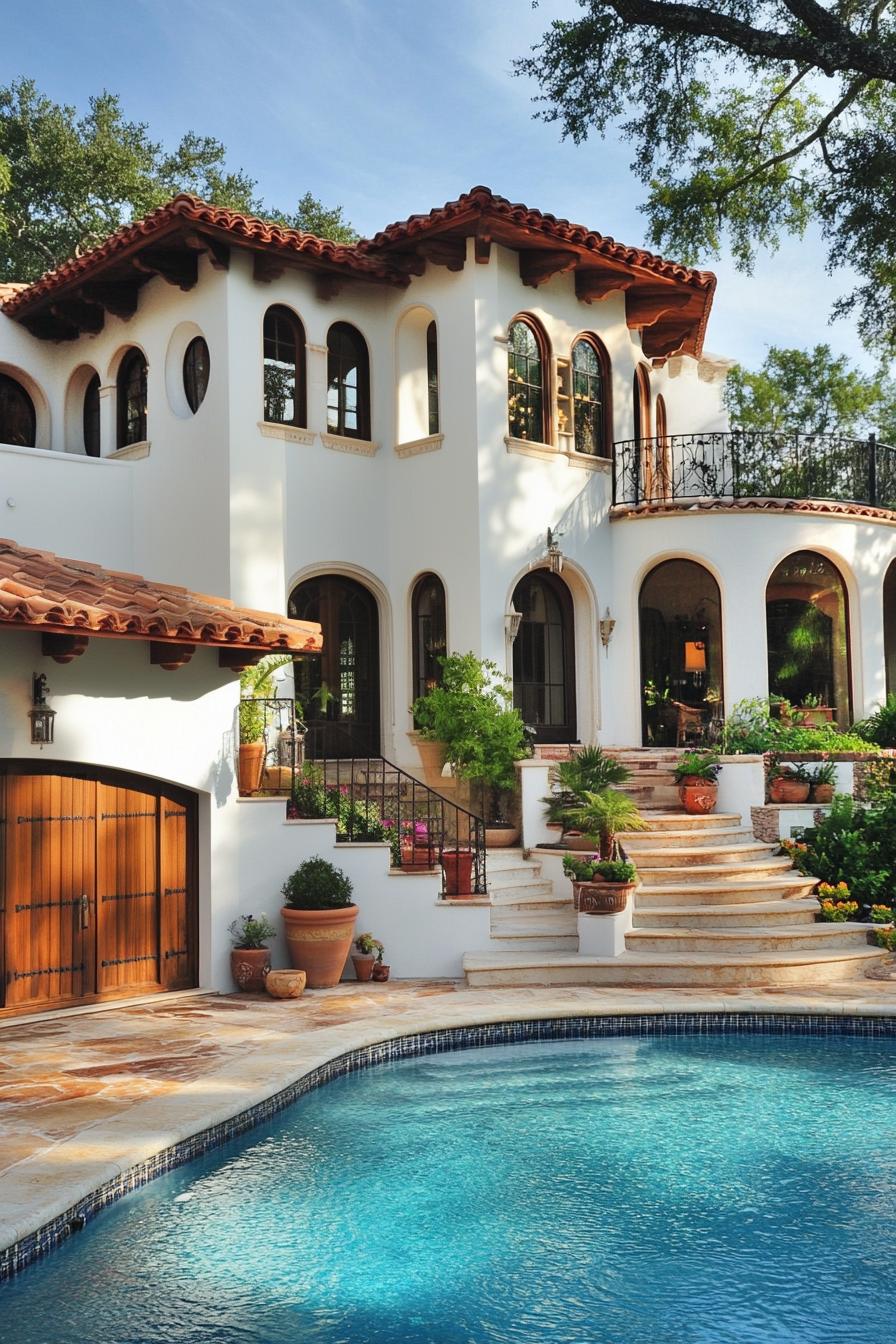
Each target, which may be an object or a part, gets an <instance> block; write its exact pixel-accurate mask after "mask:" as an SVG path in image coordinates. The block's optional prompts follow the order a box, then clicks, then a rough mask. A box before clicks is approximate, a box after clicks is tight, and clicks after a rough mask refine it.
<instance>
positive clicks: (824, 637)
mask: <svg viewBox="0 0 896 1344" xmlns="http://www.w3.org/2000/svg"><path fill="white" fill-rule="evenodd" d="M765 601H766V608H765V610H766V630H767V635H768V683H769V694H770V695H779V696H782V697H783V698H784V699H785V700H788V701H789V702H790V704H791V705H793V706H794V707H795V708H800V707H802V708H804V709H811V710H813V711H815V713H814V714H813V717H814V718H815V719H816V720H825V719H831V718H834V719H836V720H837V722H838V723H840V724H841V725H845V724H847V723H848V722H849V718H850V686H849V642H848V632H847V612H846V593H845V590H844V587H843V580H842V578H841V577H840V574H839V572H838V570H837V569H836V567H835V566H834V565H833V564H832V563H831V561H830V560H827V559H826V558H825V557H824V556H822V555H818V554H816V553H815V552H814V551H797V552H795V553H794V554H793V555H790V556H788V557H787V559H786V560H783V561H782V562H781V564H780V565H778V567H777V569H776V570H775V572H774V574H773V575H772V577H771V579H770V580H769V584H768V588H767V589H766V597H765Z"/></svg>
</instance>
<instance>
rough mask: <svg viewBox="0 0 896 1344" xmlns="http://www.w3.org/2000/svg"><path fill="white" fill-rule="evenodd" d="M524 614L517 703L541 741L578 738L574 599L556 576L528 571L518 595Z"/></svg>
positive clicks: (517, 644) (516, 650) (516, 667)
mask: <svg viewBox="0 0 896 1344" xmlns="http://www.w3.org/2000/svg"><path fill="white" fill-rule="evenodd" d="M513 605H514V608H515V609H516V610H517V611H518V612H519V613H520V615H521V616H522V620H521V621H520V628H519V631H518V633H517V637H516V639H515V641H514V645H513V703H514V705H515V706H516V708H517V709H518V710H519V711H520V713H521V714H522V716H523V721H524V723H526V724H528V725H529V726H530V727H531V728H534V730H535V741H536V742H575V741H577V740H578V732H577V728H576V683H575V667H576V660H575V634H574V625H573V607H572V597H571V596H570V592H569V589H568V588H567V586H566V584H565V583H564V582H563V580H562V579H560V578H558V577H557V575H556V574H549V573H548V571H547V570H543V569H539V570H536V571H535V572H534V573H532V574H527V575H526V576H525V578H523V579H521V580H520V582H519V583H518V584H517V586H516V588H515V590H514V594H513Z"/></svg>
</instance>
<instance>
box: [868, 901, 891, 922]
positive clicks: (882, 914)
mask: <svg viewBox="0 0 896 1344" xmlns="http://www.w3.org/2000/svg"><path fill="white" fill-rule="evenodd" d="M894 918H896V911H894V910H893V909H891V907H890V906H889V905H872V907H871V923H872V924H892V923H893V920H894Z"/></svg>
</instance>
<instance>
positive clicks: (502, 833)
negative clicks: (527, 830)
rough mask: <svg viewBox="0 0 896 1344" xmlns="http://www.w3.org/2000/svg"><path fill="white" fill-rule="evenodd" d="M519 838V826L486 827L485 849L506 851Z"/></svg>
mask: <svg viewBox="0 0 896 1344" xmlns="http://www.w3.org/2000/svg"><path fill="white" fill-rule="evenodd" d="M519 838H520V828H519V826H508V825H505V826H486V828H485V847H486V849H508V848H509V847H510V846H511V845H515V844H516V842H517V840H519Z"/></svg>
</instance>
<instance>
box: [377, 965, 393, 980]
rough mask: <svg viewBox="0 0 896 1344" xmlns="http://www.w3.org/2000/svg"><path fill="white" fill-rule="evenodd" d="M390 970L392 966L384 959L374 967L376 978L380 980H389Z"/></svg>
mask: <svg viewBox="0 0 896 1344" xmlns="http://www.w3.org/2000/svg"><path fill="white" fill-rule="evenodd" d="M390 970H391V967H390V966H387V965H386V963H385V962H384V961H378V962H377V963H376V965H375V966H374V968H373V978H374V980H380V981H383V980H388V979H389V971H390Z"/></svg>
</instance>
